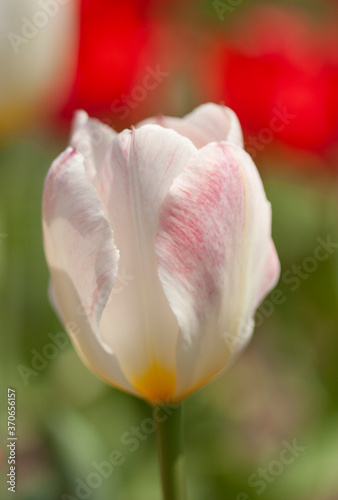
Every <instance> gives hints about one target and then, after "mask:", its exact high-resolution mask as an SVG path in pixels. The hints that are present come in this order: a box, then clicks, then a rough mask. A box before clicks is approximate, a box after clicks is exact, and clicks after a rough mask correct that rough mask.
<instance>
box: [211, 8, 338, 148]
mask: <svg viewBox="0 0 338 500" xmlns="http://www.w3.org/2000/svg"><path fill="white" fill-rule="evenodd" d="M212 64H215V68H216V70H214V71H216V72H214V79H215V80H216V82H218V83H216V87H217V85H218V88H216V87H215V86H214V88H213V98H214V99H216V100H224V101H225V103H226V104H227V105H228V106H230V107H231V108H232V109H234V111H235V112H236V113H237V114H238V116H239V119H240V121H241V123H242V125H243V127H244V129H246V130H247V131H250V132H251V133H256V134H257V133H259V131H261V130H262V129H263V128H269V127H270V124H271V120H272V119H273V117H274V115H275V113H276V110H279V111H280V112H281V113H287V114H288V115H290V116H292V119H290V120H289V121H287V123H286V124H285V126H284V127H280V129H279V130H278V133H277V132H276V138H278V139H279V140H281V141H283V142H284V143H286V144H288V145H290V146H294V147H298V148H302V149H306V150H310V151H319V150H321V149H322V148H324V147H326V146H328V145H330V144H331V143H333V141H334V140H335V139H336V138H337V133H338V116H337V111H338V98H337V83H338V39H337V35H336V32H335V30H334V27H333V26H331V25H330V24H329V23H326V24H318V25H315V24H314V23H312V22H310V20H309V18H308V17H306V16H305V14H302V13H301V12H300V11H294V10H290V9H288V10H285V9H282V8H279V7H275V6H267V5H264V6H262V5H261V6H258V7H257V8H255V9H253V10H251V11H250V12H249V13H248V15H247V16H246V17H244V18H241V19H240V20H239V22H237V24H236V25H235V26H234V30H232V31H231V34H229V35H227V36H226V37H223V38H222V39H221V40H219V41H218V43H217V49H216V52H215V57H214V58H212Z"/></svg>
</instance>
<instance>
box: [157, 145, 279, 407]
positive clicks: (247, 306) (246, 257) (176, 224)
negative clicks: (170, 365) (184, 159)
mask: <svg viewBox="0 0 338 500" xmlns="http://www.w3.org/2000/svg"><path fill="white" fill-rule="evenodd" d="M270 219H271V211H270V205H269V203H268V201H267V200H266V197H265V193H264V189H263V186H262V182H261V180H260V177H259V174H258V172H257V169H256V167H255V165H254V164H253V162H252V160H251V158H250V157H249V155H247V153H245V152H244V151H243V150H242V149H241V148H239V147H237V146H235V145H233V144H231V143H213V144H209V145H207V146H205V147H204V148H202V149H200V150H199V151H198V152H197V153H196V154H195V155H194V157H192V158H191V160H190V162H189V163H188V165H187V166H186V167H185V168H184V170H183V172H182V173H181V174H180V175H178V176H177V177H176V178H175V180H174V182H173V184H172V186H171V188H170V190H169V193H168V195H167V197H166V200H165V202H164V204H163V207H162V211H161V217H160V225H159V229H158V234H157V239H156V253H157V257H158V262H159V276H160V279H161V282H162V285H163V289H164V292H165V294H166V296H167V298H168V301H169V303H170V305H171V307H172V310H173V311H174V313H175V315H176V317H177V321H178V323H179V326H180V335H179V339H178V344H177V379H178V384H177V387H176V392H175V398H176V399H178V400H179V399H182V398H183V397H184V396H186V395H187V394H189V393H190V392H192V391H193V390H196V388H198V387H200V386H202V385H204V384H205V383H206V382H208V381H209V380H211V379H212V378H213V377H214V376H215V375H217V374H218V373H220V372H221V370H222V369H223V368H224V367H225V366H226V365H227V364H228V362H229V361H230V359H231V358H232V357H233V356H234V355H235V354H236V353H237V352H238V351H239V350H240V348H241V347H242V346H243V345H244V344H245V343H246V342H247V340H248V339H249V338H250V335H251V332H252V328H253V314H254V310H255V307H256V305H257V302H258V300H260V299H261V298H262V296H261V294H262V291H263V289H264V293H266V292H267V291H268V290H270V289H271V288H272V286H273V285H274V284H275V282H276V277H277V274H278V267H277V266H276V265H275V267H274V269H273V272H271V269H272V268H269V270H268V271H267V270H266V263H267V260H268V251H269V250H270V248H271V247H270Z"/></svg>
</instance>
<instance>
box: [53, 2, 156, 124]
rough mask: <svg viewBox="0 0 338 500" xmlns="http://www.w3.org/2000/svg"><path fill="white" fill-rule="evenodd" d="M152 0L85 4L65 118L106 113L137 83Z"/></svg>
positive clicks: (147, 31)
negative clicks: (78, 113)
mask: <svg viewBox="0 0 338 500" xmlns="http://www.w3.org/2000/svg"><path fill="white" fill-rule="evenodd" d="M148 4H149V0H131V1H128V2H120V1H119V2H117V1H112V0H82V1H81V12H80V43H79V50H78V61H77V70H76V76H75V79H74V83H73V88H72V91H71V94H70V96H69V99H68V102H67V104H66V106H65V109H64V111H63V115H65V116H67V117H70V116H71V115H72V114H73V112H74V110H75V109H77V108H84V109H85V110H86V111H88V112H89V113H92V114H100V113H105V116H107V111H108V110H110V106H111V103H112V102H113V100H114V99H115V98H117V97H119V96H120V95H121V94H122V93H128V91H129V90H130V89H131V88H132V86H133V84H134V83H135V79H136V75H137V72H138V69H139V65H140V60H141V57H142V53H143V51H144V49H145V47H146V43H147V39H148V36H149V25H148V21H147V17H146V12H147V6H148Z"/></svg>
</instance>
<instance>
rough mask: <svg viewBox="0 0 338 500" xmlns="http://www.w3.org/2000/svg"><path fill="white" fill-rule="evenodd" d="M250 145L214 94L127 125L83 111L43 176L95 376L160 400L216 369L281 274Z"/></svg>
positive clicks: (78, 328)
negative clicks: (187, 110) (176, 111)
mask: <svg viewBox="0 0 338 500" xmlns="http://www.w3.org/2000/svg"><path fill="white" fill-rule="evenodd" d="M150 122H153V123H150ZM159 124H160V125H159ZM241 146H242V136H241V129H240V126H239V123H238V120H237V117H236V115H235V114H234V113H233V112H232V111H231V110H229V109H227V108H225V107H221V106H216V105H213V104H206V105H204V106H201V107H199V108H197V110H195V111H194V112H193V113H191V114H190V115H188V116H186V117H185V118H183V119H178V118H165V117H163V118H160V117H158V118H155V119H153V120H147V121H146V122H144V123H141V124H140V125H139V126H138V127H137V128H136V129H133V130H124V131H123V132H121V133H120V134H116V133H115V132H114V131H113V130H111V129H110V128H109V127H107V126H106V125H103V124H101V123H100V122H98V121H95V120H92V119H90V118H88V116H87V115H86V113H85V112H83V111H81V112H78V114H77V116H76V119H75V124H74V129H73V133H72V137H71V141H70V147H69V148H68V149H66V151H65V152H64V153H62V154H61V155H60V156H59V157H58V158H57V159H56V160H55V161H54V163H53V164H52V166H51V168H50V170H49V172H48V175H47V177H46V181H45V186H44V193H43V234H44V244H45V253H46V258H47V262H48V266H49V269H50V273H51V281H52V288H53V292H52V296H53V298H54V299H53V301H54V303H55V307H56V310H57V311H58V313H59V315H60V317H61V319H62V321H63V322H64V324H65V326H66V328H67V329H68V331H69V334H70V336H71V338H72V340H73V342H74V345H75V347H76V349H77V350H78V352H79V354H80V356H81V358H82V359H83V361H84V362H85V363H86V364H87V365H88V366H89V367H90V368H91V369H92V370H93V371H94V372H95V373H96V374H97V375H98V376H99V377H101V378H103V379H104V380H106V381H107V382H108V383H110V384H111V385H113V386H116V387H118V388H120V389H123V390H125V391H127V392H130V393H132V394H135V395H137V396H140V397H142V398H145V399H146V400H148V401H150V402H151V403H154V402H158V401H165V402H168V401H170V402H179V401H181V400H182V399H184V398H185V397H186V396H187V395H189V394H190V393H192V392H194V391H196V390H197V389H198V388H200V387H202V386H203V385H205V384H206V383H207V382H209V381H210V380H212V379H213V378H214V377H215V376H216V375H218V374H220V373H221V372H222V371H223V370H224V369H225V368H226V367H227V366H228V364H229V362H230V361H231V359H232V358H233V357H234V356H235V355H236V354H237V353H238V352H239V351H240V350H241V348H242V347H243V346H244V345H245V344H246V343H247V341H248V339H249V337H250V335H251V332H252V327H253V316H254V313H255V310H256V308H257V306H258V304H259V303H260V302H261V300H262V299H263V297H264V296H265V295H266V294H267V293H268V292H269V291H270V290H271V288H272V287H273V286H274V285H275V283H276V280H277V277H278V274H279V263H278V258H277V256H276V251H275V248H274V245H273V243H272V240H271V230H270V224H271V211H270V205H269V203H268V201H267V199H266V196H265V193H264V189H263V186H262V182H261V179H260V177H259V174H258V172H257V169H256V167H255V165H254V163H253V162H252V160H251V159H250V157H249V156H248V154H247V153H245V152H244V150H243V149H242V147H241ZM123 276H125V278H124V279H123Z"/></svg>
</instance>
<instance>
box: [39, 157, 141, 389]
mask: <svg viewBox="0 0 338 500" xmlns="http://www.w3.org/2000/svg"><path fill="white" fill-rule="evenodd" d="M42 219H43V236H44V246H45V254H46V258H47V263H48V266H49V269H50V273H51V279H52V297H53V302H54V303H56V304H57V305H56V310H57V313H58V314H59V315H60V316H61V318H62V321H63V322H64V324H65V326H66V329H67V330H68V332H69V333H70V335H71V337H72V340H73V342H74V344H75V346H76V348H77V350H78V351H79V352H80V354H81V356H82V358H83V360H84V361H85V363H86V364H87V365H88V366H90V367H91V368H92V369H93V371H94V372H95V373H97V374H98V375H99V376H101V377H102V378H103V379H105V380H107V381H109V382H110V383H111V384H113V385H117V386H119V387H124V388H125V390H128V391H132V387H131V386H130V384H129V383H128V382H127V380H126V379H125V377H124V375H123V373H122V371H121V369H120V367H119V364H118V362H117V359H116V357H115V355H114V353H113V352H112V351H111V350H110V349H109V348H108V347H107V346H105V345H104V343H103V342H102V341H101V339H100V335H99V324H100V319H101V315H102V311H103V309H104V307H105V305H106V302H107V300H108V297H109V294H110V291H111V289H112V287H113V284H114V280H115V277H116V275H117V262H118V251H117V249H116V247H115V244H114V240H113V232H112V230H111V228H110V225H109V222H108V220H107V219H106V218H105V216H104V214H103V211H102V207H101V202H100V200H99V198H98V196H97V193H96V190H95V188H94V187H93V185H92V184H91V183H90V181H89V179H88V177H87V175H86V171H85V167H84V160H83V156H82V155H81V154H80V153H78V152H76V151H74V150H72V149H71V148H68V149H67V150H66V151H65V152H64V153H63V154H61V155H60V156H59V157H58V158H57V159H56V160H55V161H54V163H53V164H52V166H51V168H50V170H49V172H48V175H47V177H46V180H45V185H44V191H43V201H42Z"/></svg>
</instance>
